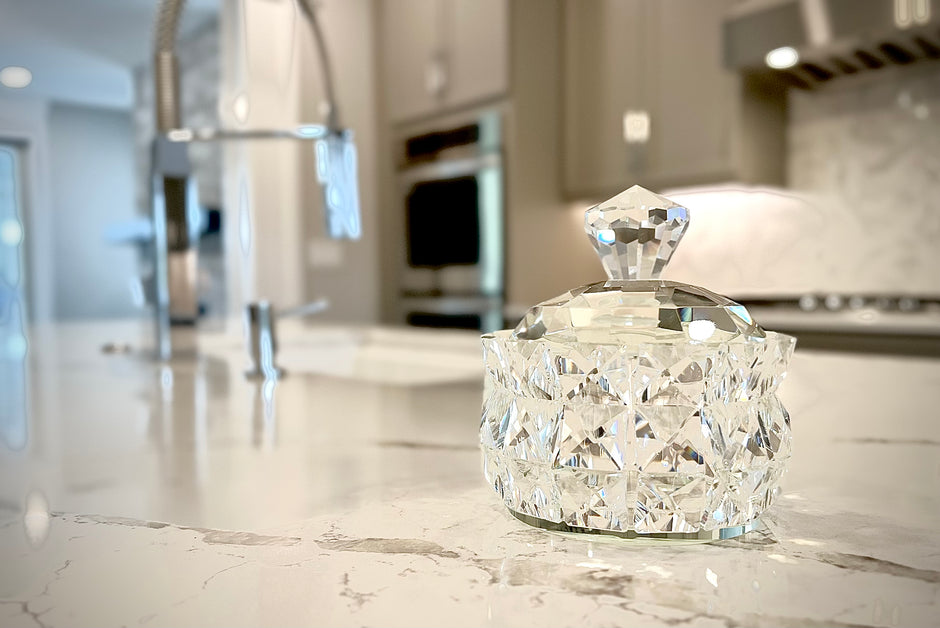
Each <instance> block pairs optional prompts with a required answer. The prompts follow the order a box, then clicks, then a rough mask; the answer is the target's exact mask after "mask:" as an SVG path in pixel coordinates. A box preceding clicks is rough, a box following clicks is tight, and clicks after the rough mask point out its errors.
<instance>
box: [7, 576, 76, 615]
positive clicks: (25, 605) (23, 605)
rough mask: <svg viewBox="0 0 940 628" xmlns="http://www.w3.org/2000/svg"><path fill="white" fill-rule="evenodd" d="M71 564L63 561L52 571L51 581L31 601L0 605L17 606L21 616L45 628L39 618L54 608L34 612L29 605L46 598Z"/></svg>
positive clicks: (11, 601)
mask: <svg viewBox="0 0 940 628" xmlns="http://www.w3.org/2000/svg"><path fill="white" fill-rule="evenodd" d="M71 564H72V561H71V560H67V561H65V563H63V565H62V566H61V567H59V568H58V569H56V570H55V571H53V572H52V575H53V578H52V579H51V580H49V582H47V583H46V584H45V586H44V587H43V588H42V591H40V592H39V595H37V596H35V597H34V598H32V599H30V600H0V604H13V605H18V606H19V607H20V612H21V613H22V614H24V615H26V616H28V617H29V618H30V619H32V620H33V621H34V622H35V623H36V625H37V626H39V628H47V624H46V623H45V622H43V621H42V619H40V618H41V617H42V616H43V615H45V614H46V613H48V612H50V611H51V610H53V609H54V608H55V606H49V607H48V608H46V609H44V610H41V611H36V610H33V609H32V608H31V604H32V603H33V602H35V601H36V600H37V599H39V598H43V597H48V595H49V588H50V587H51V586H52V585H53V584H54V583H55V582H57V581H58V580H59V579H61V578H62V572H64V571H65V570H66V569H68V568H69V565H71Z"/></svg>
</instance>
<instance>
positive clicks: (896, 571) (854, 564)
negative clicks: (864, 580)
mask: <svg viewBox="0 0 940 628" xmlns="http://www.w3.org/2000/svg"><path fill="white" fill-rule="evenodd" d="M815 559H816V560H818V561H820V562H823V563H825V564H827V565H832V566H833V567H838V568H839V569H850V570H852V571H864V572H868V573H881V574H887V575H891V576H897V577H899V578H911V579H913V580H922V581H923V582H928V583H930V584H938V583H940V571H933V570H931V569H917V568H916V567H910V566H908V565H902V564H900V563H895V562H892V561H890V560H882V559H880V558H874V557H873V556H862V555H859V554H843V553H841V552H827V553H822V554H819V555H818V556H816V557H815Z"/></svg>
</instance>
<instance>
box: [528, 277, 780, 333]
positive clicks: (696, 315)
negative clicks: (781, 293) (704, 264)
mask: <svg viewBox="0 0 940 628" xmlns="http://www.w3.org/2000/svg"><path fill="white" fill-rule="evenodd" d="M513 337H515V338H518V339H524V340H538V339H539V338H545V339H546V340H554V341H557V342H565V343H571V342H586V343H595V344H629V343H631V342H656V341H663V342H677V341H678V342H682V341H683V340H694V341H699V342H727V341H730V340H734V339H735V338H739V337H744V338H763V337H764V330H763V329H761V328H760V326H759V325H757V324H756V323H755V322H754V321H753V319H751V315H750V314H749V313H748V311H747V308H745V307H744V306H743V305H740V304H738V303H735V302H734V301H732V300H731V299H727V298H725V297H723V296H721V295H719V294H715V293H714V292H711V291H709V290H706V289H705V288H699V287H697V286H691V285H688V284H683V283H678V282H675V281H657V280H653V281H601V282H598V283H592V284H589V285H587V286H581V287H580V288H576V289H575V290H571V291H568V292H566V293H565V294H563V295H561V296H559V297H556V298H554V299H551V300H549V301H545V302H543V303H540V304H538V305H536V306H535V307H533V308H532V309H530V310H529V311H528V312H527V313H526V315H525V317H524V318H523V319H522V321H520V322H519V324H518V325H517V326H516V329H515V330H514V331H513Z"/></svg>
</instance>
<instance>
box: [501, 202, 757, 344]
mask: <svg viewBox="0 0 940 628" xmlns="http://www.w3.org/2000/svg"><path fill="white" fill-rule="evenodd" d="M584 224H585V231H587V234H588V237H589V238H590V240H591V242H592V244H593V245H594V248H595V249H596V250H597V253H598V255H599V256H600V258H601V263H602V264H603V265H604V269H605V270H606V271H607V275H608V276H609V277H610V280H608V281H604V282H599V283H594V284H590V285H587V286H582V287H580V288H577V289H575V290H571V291H569V292H566V293H565V294H563V295H561V296H559V297H556V298H554V299H551V300H549V301H545V302H543V303H540V304H539V305H536V306H535V307H533V308H532V309H530V310H529V311H528V313H527V314H526V316H525V318H523V319H522V321H521V322H520V323H519V325H518V326H517V327H516V329H515V330H514V331H513V336H514V337H515V338H518V339H524V340H537V339H540V338H545V339H548V340H554V341H558V342H565V343H570V342H586V343H597V344H629V343H631V342H657V341H660V342H684V341H696V342H728V341H731V340H734V339H737V338H742V339H747V338H753V339H759V338H764V331H763V330H762V329H761V328H760V326H758V325H757V324H756V323H755V322H754V321H753V319H752V318H751V315H750V314H749V313H748V311H747V309H746V308H745V307H744V306H743V305H740V304H738V303H735V302H734V301H732V300H730V299H728V298H725V297H723V296H721V295H719V294H715V293H714V292H711V291H709V290H706V289H705V288H699V287H697V286H691V285H688V284H683V283H678V282H674V281H661V280H658V279H657V278H658V277H659V274H660V272H661V271H662V269H663V268H664V267H665V266H666V263H667V262H668V261H669V258H670V257H672V254H673V252H674V251H675V249H676V246H677V245H678V244H679V240H680V239H681V238H682V235H683V233H684V232H685V228H686V226H687V225H688V224H689V214H688V210H687V209H686V208H684V207H681V206H679V205H677V204H676V203H673V202H672V201H670V200H669V199H668V198H664V197H662V196H658V195H656V194H653V193H652V192H650V191H649V190H646V189H644V188H641V187H639V186H636V185H635V186H633V187H632V188H630V189H629V190H626V191H625V192H622V193H620V194H618V195H617V196H615V197H614V198H612V199H610V200H608V201H605V202H604V203H601V204H599V205H596V206H594V207H592V208H590V209H588V210H587V211H586V212H585V214H584Z"/></svg>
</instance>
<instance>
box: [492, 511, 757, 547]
mask: <svg viewBox="0 0 940 628" xmlns="http://www.w3.org/2000/svg"><path fill="white" fill-rule="evenodd" d="M506 510H508V511H509V514H511V515H512V516H513V517H515V518H516V519H518V520H519V521H521V522H522V523H525V524H528V525H530V526H533V527H535V528H542V529H543V530H551V531H552V532H574V533H578V534H599V535H603V536H612V537H617V538H621V539H631V540H638V541H639V540H650V541H722V540H725V539H733V538H735V537H737V536H741V535H742V534H746V533H747V532H750V531H751V530H754V529H756V528H757V527H758V526H759V525H760V520H759V519H754V520H753V521H748V522H747V523H745V524H743V525H739V526H731V527H728V528H719V529H717V530H701V531H699V532H651V533H642V532H637V531H635V530H626V531H618V530H598V529H596V528H582V527H580V526H571V525H568V524H567V523H559V522H556V521H547V520H545V519H539V518H538V517H533V516H532V515H524V514H522V513H521V512H516V511H515V510H513V509H512V508H507V509H506Z"/></svg>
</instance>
